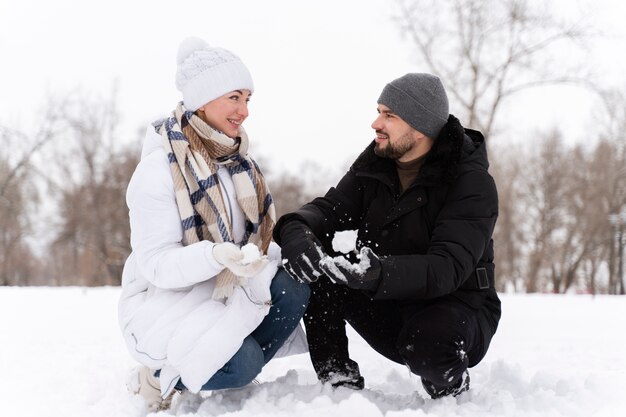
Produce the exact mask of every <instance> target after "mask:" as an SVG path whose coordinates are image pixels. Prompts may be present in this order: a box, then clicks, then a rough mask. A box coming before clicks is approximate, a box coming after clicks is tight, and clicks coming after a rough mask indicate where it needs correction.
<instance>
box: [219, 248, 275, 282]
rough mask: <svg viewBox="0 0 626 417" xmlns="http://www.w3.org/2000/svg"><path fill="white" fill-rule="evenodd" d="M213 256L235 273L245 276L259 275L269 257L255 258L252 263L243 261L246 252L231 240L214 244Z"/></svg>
mask: <svg viewBox="0 0 626 417" xmlns="http://www.w3.org/2000/svg"><path fill="white" fill-rule="evenodd" d="M213 258H214V259H215V260H216V261H217V262H219V263H220V264H222V265H224V266H225V267H226V268H228V269H230V271H231V272H232V273H233V274H235V275H237V276H239V277H245V278H250V277H253V276H255V275H257V274H258V273H259V272H261V270H262V269H263V268H265V265H267V263H268V260H267V257H261V258H258V259H255V260H253V261H252V262H250V263H243V262H242V261H243V258H244V254H243V252H242V251H241V248H239V246H237V245H235V244H234V243H230V242H224V243H216V244H215V245H213Z"/></svg>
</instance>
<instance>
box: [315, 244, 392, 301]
mask: <svg viewBox="0 0 626 417" xmlns="http://www.w3.org/2000/svg"><path fill="white" fill-rule="evenodd" d="M360 258H361V260H360V262H359V263H358V264H350V262H349V261H347V260H345V259H342V260H336V259H334V260H333V261H332V262H326V261H325V262H322V263H321V264H320V266H321V267H322V269H323V271H324V273H325V274H327V275H328V276H329V277H330V278H332V279H333V281H335V282H336V283H338V284H344V285H346V286H348V287H350V288H352V289H355V290H368V291H376V289H377V288H378V285H380V279H381V274H380V272H381V266H380V259H378V256H376V254H375V253H374V252H372V250H371V249H370V248H367V247H366V248H362V249H361V252H360ZM327 259H328V258H327ZM344 261H345V262H344ZM368 263H369V266H368V267H367V269H365V267H366V265H368Z"/></svg>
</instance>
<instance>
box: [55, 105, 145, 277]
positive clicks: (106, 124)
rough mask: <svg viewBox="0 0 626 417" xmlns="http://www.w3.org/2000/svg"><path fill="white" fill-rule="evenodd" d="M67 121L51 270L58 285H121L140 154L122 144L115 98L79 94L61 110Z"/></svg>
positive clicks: (57, 184)
mask: <svg viewBox="0 0 626 417" xmlns="http://www.w3.org/2000/svg"><path fill="white" fill-rule="evenodd" d="M58 110H59V113H60V114H61V115H62V118H63V120H64V121H65V123H66V127H65V131H64V137H65V142H64V145H65V146H64V147H63V149H61V150H59V153H58V154H57V155H56V156H55V158H54V160H55V161H58V162H59V163H58V165H57V167H56V168H57V169H58V174H57V181H56V184H55V188H56V190H57V194H58V196H59V214H58V216H59V219H58V225H57V232H56V237H55V238H54V240H53V242H52V244H51V245H50V251H49V253H50V257H49V270H50V273H51V279H52V280H53V282H55V283H57V284H79V285H116V284H119V283H120V279H121V272H122V267H123V263H124V261H125V259H126V257H127V256H128V254H129V253H130V228H129V224H128V209H127V207H126V201H125V193H126V187H127V185H128V181H129V180H130V177H131V175H132V172H133V170H134V168H135V166H136V165H137V162H138V157H139V152H138V151H137V150H136V149H133V150H132V151H131V150H130V149H128V146H121V145H120V143H123V141H121V140H120V137H119V136H118V134H117V128H118V122H119V120H118V115H117V112H116V108H115V98H114V96H113V97H111V98H110V99H108V100H101V99H90V98H88V97H86V96H84V95H81V94H80V93H79V94H77V95H76V96H74V97H72V98H71V99H70V100H68V101H67V102H66V103H65V105H64V106H63V107H62V108H59V109H58Z"/></svg>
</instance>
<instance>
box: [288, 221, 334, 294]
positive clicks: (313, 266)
mask: <svg viewBox="0 0 626 417" xmlns="http://www.w3.org/2000/svg"><path fill="white" fill-rule="evenodd" d="M280 240H281V250H282V256H283V266H284V267H285V270H286V271H287V272H288V273H289V275H291V277H292V278H293V279H295V280H296V281H299V282H303V283H310V282H315V281H317V279H318V278H319V277H320V276H321V275H322V270H321V269H320V267H319V262H320V260H321V259H322V257H324V256H326V254H325V253H324V250H323V249H322V244H321V243H320V241H319V240H318V239H317V237H315V235H314V234H313V232H312V231H311V229H309V227H308V226H307V225H306V224H304V223H303V222H301V221H298V220H292V221H290V222H287V223H285V224H283V226H282V227H281V229H280Z"/></svg>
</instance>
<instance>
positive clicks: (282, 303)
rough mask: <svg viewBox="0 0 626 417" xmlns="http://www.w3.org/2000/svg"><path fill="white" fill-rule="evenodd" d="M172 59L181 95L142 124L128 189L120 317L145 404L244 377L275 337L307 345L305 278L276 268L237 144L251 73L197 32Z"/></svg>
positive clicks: (268, 226) (260, 191) (267, 208)
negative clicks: (164, 112) (127, 250)
mask: <svg viewBox="0 0 626 417" xmlns="http://www.w3.org/2000/svg"><path fill="white" fill-rule="evenodd" d="M177 61H178V70H177V73H176V84H177V87H178V89H179V90H180V91H181V92H182V95H183V101H182V102H181V103H179V104H178V106H177V107H176V109H175V110H174V111H173V112H172V114H171V115H170V117H169V118H167V119H164V120H161V121H158V122H155V123H154V124H153V125H152V126H150V127H149V128H148V130H147V132H146V139H145V142H144V146H143V150H142V155H141V161H140V162H139V164H138V166H137V168H136V170H135V172H134V174H133V176H132V179H131V181H130V183H129V186H128V190H127V196H126V199H127V204H128V207H129V216H130V225H131V245H132V249H133V251H132V253H131V255H130V257H129V258H128V260H127V261H126V264H125V266H124V273H123V278H122V287H123V290H122V296H121V300H120V304H119V321H120V326H121V328H122V332H123V334H124V338H125V340H126V344H127V346H128V349H129V351H130V353H131V355H132V356H133V357H134V358H135V359H136V360H137V361H138V362H140V363H141V364H142V365H143V366H141V367H139V368H137V369H136V370H135V371H134V372H133V373H132V375H131V377H130V379H129V383H128V386H129V389H130V390H131V391H132V392H134V393H138V394H140V395H142V396H143V397H144V398H145V399H146V400H147V402H148V406H149V407H150V408H152V409H154V408H157V407H163V406H164V404H163V402H162V399H165V398H168V399H171V395H170V394H171V393H173V392H174V389H185V388H186V389H188V390H190V391H192V392H198V391H200V390H217V389H224V388H234V387H240V386H244V385H246V384H248V383H250V382H251V381H252V380H253V379H254V378H255V377H256V375H258V373H259V372H260V371H261V368H262V367H263V365H264V364H266V363H267V362H268V361H269V360H270V359H271V358H272V357H274V356H275V355H276V354H277V351H278V350H279V348H280V350H281V352H278V354H279V355H281V354H284V353H286V354H289V353H302V352H304V351H306V347H305V346H306V344H305V341H304V340H305V339H304V337H303V332H302V329H301V327H300V326H299V322H300V319H301V317H302V315H303V314H304V310H305V309H306V305H307V303H308V297H309V288H308V286H306V285H303V284H299V283H296V282H295V281H294V280H293V279H291V278H290V277H289V276H288V275H287V273H286V272H285V271H284V270H283V269H279V266H280V248H279V247H278V246H277V245H276V243H274V242H272V241H271V234H272V229H273V226H274V222H275V214H274V205H273V202H272V197H271V195H270V193H269V191H268V189H267V186H266V184H265V179H264V178H263V175H262V174H261V172H260V171H259V168H258V166H257V164H256V162H255V161H254V160H253V159H252V158H251V157H250V156H248V155H247V149H248V137H247V135H246V132H245V130H244V129H243V127H242V123H243V122H244V121H245V119H246V118H247V117H248V101H249V100H250V96H251V95H252V92H253V91H254V87H253V84H252V78H251V76H250V73H249V72H248V70H247V68H246V67H245V65H244V64H243V63H242V62H241V60H240V59H239V58H238V57H237V56H235V55H234V54H233V53H231V52H229V51H227V50H225V49H221V48H212V47H209V46H208V45H207V44H206V43H205V42H204V41H202V40H200V39H198V38H189V39H186V40H184V41H183V42H182V43H181V45H180V47H179V51H178V59H177ZM244 245H245V246H244ZM242 247H243V248H244V249H243V250H242ZM257 248H258V250H257ZM255 250H256V252H257V253H255ZM259 251H260V253H261V254H262V256H259ZM165 406H167V404H165Z"/></svg>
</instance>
